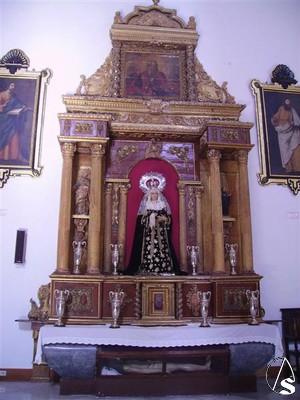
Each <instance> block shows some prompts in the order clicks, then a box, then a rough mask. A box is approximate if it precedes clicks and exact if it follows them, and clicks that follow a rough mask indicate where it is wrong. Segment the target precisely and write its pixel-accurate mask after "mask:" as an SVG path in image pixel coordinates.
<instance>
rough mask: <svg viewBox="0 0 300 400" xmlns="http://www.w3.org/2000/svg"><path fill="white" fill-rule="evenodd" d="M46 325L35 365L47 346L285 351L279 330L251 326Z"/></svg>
mask: <svg viewBox="0 0 300 400" xmlns="http://www.w3.org/2000/svg"><path fill="white" fill-rule="evenodd" d="M109 326H110V325H108V324H107V325H67V326H65V327H55V326H53V325H44V326H43V327H42V328H41V329H40V332H39V338H38V343H37V350H36V357H35V362H36V363H38V364H40V363H41V362H42V346H43V345H46V344H86V345H118V346H136V347H156V348H163V347H181V346H206V345H217V344H239V343H249V342H256V343H271V344H273V345H274V346H275V355H274V357H282V355H283V347H282V341H281V336H280V332H279V328H278V327H277V326H275V325H269V324H260V325H256V326H249V325H248V324H232V325H219V324H212V325H211V326H210V327H209V328H200V327H199V323H191V324H188V325H185V326H155V327H154V326H149V327H142V326H133V325H129V326H128V325H122V326H121V327H120V329H110V328H109Z"/></svg>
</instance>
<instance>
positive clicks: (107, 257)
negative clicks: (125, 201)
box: [104, 183, 112, 272]
mask: <svg viewBox="0 0 300 400" xmlns="http://www.w3.org/2000/svg"><path fill="white" fill-rule="evenodd" d="M111 193H112V183H107V185H106V186H105V220H104V227H105V232H104V272H111V248H110V245H111V224H112V209H111V204H112V200H111Z"/></svg>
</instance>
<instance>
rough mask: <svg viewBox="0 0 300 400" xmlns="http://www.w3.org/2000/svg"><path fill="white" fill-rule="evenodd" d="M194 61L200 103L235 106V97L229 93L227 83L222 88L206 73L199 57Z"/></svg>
mask: <svg viewBox="0 0 300 400" xmlns="http://www.w3.org/2000/svg"><path fill="white" fill-rule="evenodd" d="M194 59H195V73H196V85H197V89H198V101H211V102H217V103H229V104H234V103H235V101H234V97H233V96H231V95H230V94H229V93H228V91H227V82H224V83H223V84H222V86H219V85H217V83H216V82H215V81H214V80H213V79H212V78H211V77H210V76H209V75H208V74H207V73H206V72H205V71H204V69H203V66H202V65H201V63H200V62H199V60H198V59H197V57H195V58H194Z"/></svg>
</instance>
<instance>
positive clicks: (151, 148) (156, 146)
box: [145, 138, 163, 158]
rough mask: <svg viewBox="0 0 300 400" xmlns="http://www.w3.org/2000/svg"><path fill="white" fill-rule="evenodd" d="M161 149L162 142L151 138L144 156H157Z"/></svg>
mask: <svg viewBox="0 0 300 400" xmlns="http://www.w3.org/2000/svg"><path fill="white" fill-rule="evenodd" d="M162 150H163V144H162V143H161V142H160V140H159V139H155V138H152V139H151V141H150V143H149V144H148V146H147V147H146V150H145V158H150V157H154V158H158V157H160V155H161V153H162Z"/></svg>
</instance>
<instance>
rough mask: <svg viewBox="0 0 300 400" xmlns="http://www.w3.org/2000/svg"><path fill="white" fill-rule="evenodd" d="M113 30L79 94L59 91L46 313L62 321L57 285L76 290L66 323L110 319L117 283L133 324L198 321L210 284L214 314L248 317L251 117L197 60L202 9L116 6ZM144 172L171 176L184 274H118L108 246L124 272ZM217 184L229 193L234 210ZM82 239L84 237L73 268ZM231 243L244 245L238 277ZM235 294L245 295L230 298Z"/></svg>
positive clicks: (226, 318)
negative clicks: (57, 184) (181, 13)
mask: <svg viewBox="0 0 300 400" xmlns="http://www.w3.org/2000/svg"><path fill="white" fill-rule="evenodd" d="M110 36H111V41H112V49H111V51H110V53H109V54H108V56H107V58H106V59H105V60H104V62H103V64H102V65H101V66H100V67H99V68H98V69H97V70H96V71H95V73H94V74H93V75H92V76H90V77H86V76H85V75H81V80H80V83H79V85H78V87H77V89H76V91H75V93H74V95H68V96H63V102H64V104H65V106H66V112H65V113H62V114H59V116H58V118H59V122H60V136H59V143H60V146H61V152H62V157H63V172H62V184H61V204H60V216H59V233H58V255H57V266H56V269H55V271H54V272H53V274H52V275H51V283H52V285H51V287H52V295H51V317H50V320H55V319H56V311H55V295H54V293H55V290H56V289H57V288H58V289H62V288H66V289H68V290H69V291H70V292H71V296H70V299H69V303H68V304H67V310H66V319H67V321H68V323H82V324H89V323H100V322H103V321H107V320H110V319H111V308H110V303H109V301H108V294H109V292H110V291H113V290H115V289H116V287H118V288H119V289H120V288H121V289H122V290H123V291H124V292H125V293H126V302H125V303H124V304H123V307H122V310H121V316H120V319H121V321H125V322H126V323H146V324H147V323H150V324H151V323H154V324H159V323H162V324H163V323H165V322H166V321H167V322H168V323H174V324H176V323H178V321H181V322H183V323H184V322H186V321H190V320H195V319H198V318H199V304H198V305H197V302H196V303H195V298H196V297H197V296H196V297H195V293H196V294H197V292H198V291H211V292H212V299H214V300H213V301H212V302H211V304H210V312H209V315H210V317H211V318H212V319H213V320H214V321H216V322H218V321H221V322H232V321H234V322H242V321H245V320H248V319H249V318H250V316H249V311H248V310H247V308H246V307H245V301H247V300H246V297H245V290H246V289H250V290H256V289H257V288H258V287H259V281H260V279H261V277H260V276H258V275H257V274H256V273H255V271H254V268H253V260H252V239H251V238H252V233H251V215H250V204H249V188H248V172H247V156H248V152H249V151H250V150H251V148H252V145H251V143H250V129H251V127H252V123H246V122H241V121H239V118H240V114H241V112H242V111H243V109H244V106H243V105H240V104H236V102H235V99H234V97H233V96H232V95H231V94H229V92H228V90H227V85H226V82H225V83H223V84H221V85H218V84H217V83H216V82H215V81H214V80H213V79H212V78H211V77H210V76H209V75H208V74H207V73H206V72H205V70H204V68H203V66H202V65H201V63H200V61H199V60H198V57H197V55H196V53H195V49H196V46H197V43H198V39H199V35H198V32H197V29H196V21H195V18H194V17H190V18H189V21H187V22H184V21H183V20H182V19H181V18H180V17H178V16H177V13H176V10H173V9H166V8H164V7H161V6H160V5H159V4H158V1H154V2H153V4H152V5H150V6H148V7H139V6H136V7H135V8H134V10H133V11H132V12H131V13H129V14H128V15H127V16H124V17H123V16H122V15H121V13H120V12H116V14H115V18H114V22H113V25H112V27H111V30H110ZM147 68H155V69H158V70H159V71H163V73H164V75H165V76H166V80H165V82H164V86H163V87H159V86H157V85H154V84H153V85H152V86H151V84H150V83H149V82H147V80H145V79H144V78H143V76H144V75H145V74H147ZM137 171H142V172H143V173H144V172H151V171H157V172H159V173H162V174H166V173H167V174H168V176H170V178H167V187H168V190H170V193H171V194H170V201H172V199H174V198H175V199H176V204H177V209H176V210H174V214H176V221H177V222H176V229H175V237H174V239H175V243H176V251H177V254H178V259H179V262H180V267H181V270H182V271H184V272H185V275H184V276H171V277H160V276H143V277H141V276H139V275H133V276H125V275H122V274H118V275H113V274H112V260H111V245H118V246H119V249H120V259H119V264H118V269H119V271H120V270H121V271H123V270H124V269H125V268H126V265H127V262H128V259H129V256H130V254H129V253H130V251H131V249H130V245H129V242H130V240H131V239H130V227H131V226H132V225H133V220H134V219H135V213H134V212H133V211H132V209H131V206H132V205H133V204H134V203H135V202H136V201H137V198H138V196H140V194H139V190H138V187H137V183H136V180H135V178H134V176H135V175H137V176H140V175H139V172H137ZM166 171H167V172H166ZM140 174H141V172H140ZM221 188H224V189H226V191H227V192H228V193H230V196H231V203H230V212H229V215H226V216H224V215H223V211H222V202H221ZM87 199H88V200H87ZM133 209H134V207H133ZM135 210H136V209H135ZM74 242H75V243H78V242H84V243H85V245H84V246H83V248H82V250H83V254H82V258H81V262H80V266H79V269H78V268H77V270H76V271H75V270H74ZM226 243H237V244H238V247H239V252H238V263H237V271H238V273H237V275H235V276H232V275H230V266H229V262H228V259H227V256H226V252H225V247H224V245H225V244H226ZM192 245H196V246H198V248H199V262H198V265H197V270H196V274H195V275H193V274H192V266H191V262H190V259H189V256H188V253H187V246H192ZM228 284H230V290H231V292H230V293H234V296H231V295H230V296H229V295H228V293H229V291H228V290H227V289H226V288H227V285H228ZM228 296H229V297H230V298H229V297H228ZM228 298H229V301H230V304H229V303H228ZM233 298H234V299H241V300H238V303H236V305H235V306H234V307H233V306H232V304H231V302H232V299H233ZM153 304H154V305H153ZM230 307H231V308H230ZM228 310H229V311H228ZM230 310H232V311H233V312H230Z"/></svg>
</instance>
